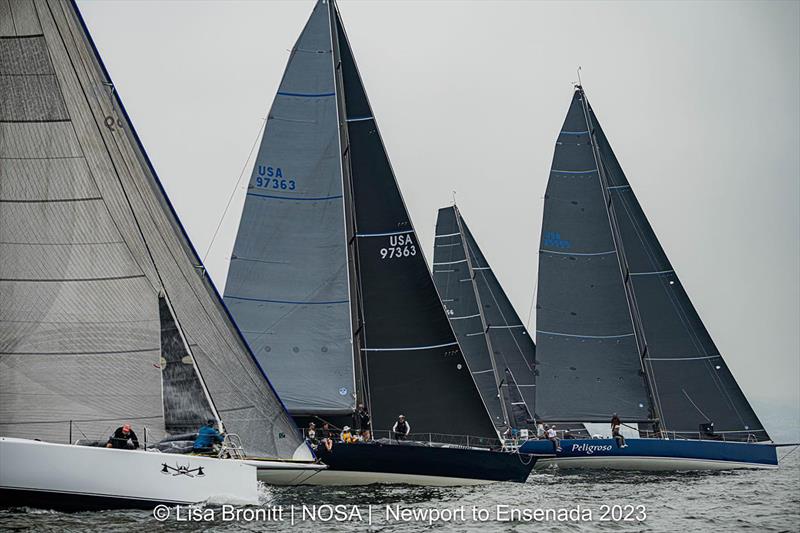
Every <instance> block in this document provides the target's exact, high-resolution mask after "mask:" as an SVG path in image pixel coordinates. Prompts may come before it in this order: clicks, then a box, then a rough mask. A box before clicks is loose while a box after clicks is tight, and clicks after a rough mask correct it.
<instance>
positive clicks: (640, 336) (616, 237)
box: [576, 85, 666, 430]
mask: <svg viewBox="0 0 800 533" xmlns="http://www.w3.org/2000/svg"><path fill="white" fill-rule="evenodd" d="M576 89H577V90H578V91H579V92H580V96H581V98H580V100H581V107H582V109H583V114H584V119H585V120H586V128H587V129H588V130H589V138H590V143H589V144H590V146H591V148H592V155H593V156H594V161H595V164H596V165H597V174H598V176H599V178H600V189H601V192H602V195H603V204H604V205H605V208H606V213H607V214H608V222H609V224H610V225H611V236H612V239H613V241H614V246H615V248H616V250H617V258H618V263H619V268H620V275H621V276H622V284H623V286H624V288H625V298H626V300H627V302H628V308H629V310H630V314H631V321H632V324H633V331H634V336H635V338H636V345H637V347H638V349H639V362H640V364H641V367H642V374H643V375H644V377H645V384H646V386H647V393H648V396H649V399H650V406H651V407H652V408H653V416H652V418H653V419H654V420H653V424H654V429H656V430H658V429H659V421H660V418H661V415H660V412H661V410H660V408H659V405H658V402H657V396H656V395H655V394H654V390H653V382H652V379H651V376H650V373H649V372H648V370H647V367H646V365H645V363H644V358H645V357H646V356H647V339H646V338H645V335H644V328H643V326H642V318H641V314H640V313H639V307H638V305H637V303H636V295H635V293H634V292H633V286H632V284H631V276H630V268H629V267H628V261H627V258H626V256H625V247H624V245H623V242H622V237H621V234H620V230H619V224H618V222H617V217H616V213H615V212H614V205H613V203H612V201H611V195H610V192H609V188H608V187H609V183H608V177H607V176H606V171H605V166H604V165H603V164H602V158H601V156H600V153H599V151H598V148H597V136H596V132H595V127H594V124H593V123H592V119H591V116H590V113H589V103H588V101H587V99H586V93H584V91H583V86H581V85H578V86H577V87H576ZM664 429H666V428H664Z"/></svg>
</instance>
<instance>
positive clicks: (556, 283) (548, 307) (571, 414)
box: [535, 91, 652, 422]
mask: <svg viewBox="0 0 800 533" xmlns="http://www.w3.org/2000/svg"><path fill="white" fill-rule="evenodd" d="M536 360H537V362H538V365H537V370H538V372H539V375H538V377H537V380H536V413H535V414H536V418H537V419H541V420H546V421H564V422H566V421H570V422H606V421H608V420H610V417H611V414H612V413H618V414H619V416H620V418H622V419H624V420H628V421H636V420H638V421H647V420H650V419H651V418H652V413H650V402H649V399H648V393H647V388H646V384H645V380H644V377H643V375H642V365H641V362H640V360H639V352H638V349H637V345H636V336H635V333H634V329H633V325H632V323H631V315H630V310H629V309H628V303H627V301H626V298H625V291H624V288H623V285H622V278H621V276H620V270H619V258H618V256H617V249H616V246H615V243H614V238H613V236H612V234H611V227H610V225H609V221H608V213H607V212H606V208H605V204H604V200H603V191H602V190H601V186H600V179H599V174H598V169H597V163H596V161H595V158H594V155H593V151H592V147H591V145H590V137H589V128H588V127H587V125H586V118H585V117H584V113H583V106H582V93H581V92H580V91H576V92H575V95H574V97H573V99H572V103H571V105H570V108H569V111H568V113H567V118H566V119H565V121H564V125H563V127H562V128H561V132H560V133H559V136H558V142H557V143H556V149H555V154H554V156H553V165H552V168H551V170H550V179H549V181H548V183H547V192H546V193H545V200H544V217H543V220H542V240H541V244H540V248H539V282H538V292H537V299H536Z"/></svg>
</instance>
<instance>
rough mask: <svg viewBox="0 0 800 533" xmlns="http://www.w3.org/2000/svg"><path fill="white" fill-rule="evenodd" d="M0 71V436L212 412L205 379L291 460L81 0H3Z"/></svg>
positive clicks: (251, 444)
mask: <svg viewBox="0 0 800 533" xmlns="http://www.w3.org/2000/svg"><path fill="white" fill-rule="evenodd" d="M0 85H1V86H2V90H1V91H0V92H2V94H3V98H2V100H1V101H0V397H1V398H2V401H0V434H2V435H4V436H14V437H26V438H41V439H44V440H51V441H61V442H63V441H65V440H66V439H67V438H68V436H69V435H70V428H71V427H72V426H73V425H74V428H75V433H74V434H75V435H81V434H85V435H86V436H89V437H92V438H98V437H104V436H107V435H108V434H109V433H110V432H111V431H113V429H114V428H116V427H117V426H118V425H120V424H121V423H123V422H132V423H133V424H134V426H135V427H142V426H145V427H146V428H147V430H148V431H147V432H148V435H149V437H150V439H158V438H159V437H162V436H164V434H165V433H167V432H168V431H173V430H180V429H183V428H185V427H186V426H187V425H188V424H190V423H193V422H194V421H195V420H198V419H201V418H202V417H204V416H207V415H208V414H209V413H211V414H212V415H214V413H213V408H212V406H211V404H210V402H209V399H208V395H207V394H205V390H206V389H207V390H208V392H209V393H210V396H211V397H212V398H213V401H214V403H215V405H216V409H217V411H218V414H219V416H220V417H221V419H222V420H223V421H224V423H225V426H226V428H227V429H228V431H231V432H234V433H237V434H239V436H240V437H241V438H242V441H243V443H244V445H245V448H246V450H247V452H248V453H249V454H251V455H259V456H264V457H281V458H291V457H292V456H293V454H294V452H295V450H297V449H298V447H299V446H301V445H302V441H301V439H300V436H299V434H298V433H297V430H296V428H295V426H294V424H293V423H292V421H291V419H290V418H289V416H288V414H287V413H286V411H285V410H284V408H283V406H282V405H281V403H280V400H279V399H278V398H277V397H276V396H275V394H274V392H273V391H272V389H271V388H270V385H269V383H268V382H267V380H266V379H265V377H264V374H263V372H262V371H261V369H260V368H259V367H258V365H257V364H256V362H255V361H254V359H253V357H252V355H251V353H250V352H249V350H248V348H247V346H246V344H245V343H244V340H243V339H242V338H241V336H240V335H239V334H238V332H237V330H236V328H235V326H234V324H233V323H232V321H231V320H230V318H229V317H228V315H227V314H226V311H225V307H224V306H223V304H222V301H221V299H220V298H219V296H218V295H217V294H216V291H215V289H214V287H213V285H212V284H211V282H210V280H209V279H208V278H207V277H206V276H205V272H204V269H203V268H202V265H201V264H200V261H199V259H198V256H197V254H196V253H195V252H194V249H193V248H192V245H191V243H190V241H189V239H188V237H187V236H186V234H185V232H184V231H183V228H182V227H181V225H180V222H179V221H178V219H177V216H176V215H175V213H174V211H173V209H172V207H171V205H170V203H169V201H168V199H167V197H166V195H165V194H164V191H163V189H162V188H161V186H160V184H159V182H158V179H157V178H156V175H155V172H154V171H153V169H152V167H151V165H150V162H149V160H148V159H147V156H146V154H145V153H144V150H143V149H142V147H141V144H140V143H139V139H138V137H137V136H136V133H135V132H134V130H133V128H132V127H131V124H130V121H129V119H128V116H127V114H126V113H125V111H124V109H123V108H122V104H121V102H120V100H119V98H118V96H117V94H116V91H115V90H114V85H113V83H112V82H111V81H110V79H109V77H108V74H107V72H106V71H105V69H104V67H103V65H102V63H101V62H100V59H99V56H98V55H97V51H96V50H95V48H94V45H93V43H92V41H91V38H90V37H89V34H88V31H87V29H86V27H85V25H84V24H83V21H82V20H81V18H80V15H79V13H78V10H77V7H76V6H75V5H74V3H71V2H66V1H59V0H47V1H45V0H37V1H35V2H34V1H30V0H11V1H10V2H9V1H6V0H3V1H0ZM172 365H183V366H182V367H181V368H170V367H171V366H172ZM192 369H196V371H192ZM200 373H202V380H201V378H200ZM162 391H163V393H168V394H169V395H170V398H165V399H164V400H163V401H162ZM174 395H181V402H184V405H183V406H181V405H180V403H181V402H175V401H174V400H175V396H174ZM177 411H182V413H178V412H177ZM165 412H166V415H165ZM186 414H188V415H189V416H188V417H187V416H183V415H186Z"/></svg>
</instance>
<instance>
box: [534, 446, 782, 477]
mask: <svg viewBox="0 0 800 533" xmlns="http://www.w3.org/2000/svg"><path fill="white" fill-rule="evenodd" d="M626 443H627V444H628V446H627V447H626V448H620V447H618V446H617V444H616V442H615V441H614V440H613V439H574V440H573V439H568V440H562V441H561V451H560V452H554V450H553V445H552V443H550V441H547V440H529V441H527V442H525V443H524V444H522V446H520V451H522V452H525V453H537V454H547V453H549V454H554V453H555V457H547V458H540V459H539V461H538V462H537V463H536V468H537V469H541V468H547V467H558V468H565V469H571V468H577V469H590V470H591V469H608V470H652V471H658V470H660V471H679V470H731V469H735V468H777V467H778V456H777V452H776V450H775V447H774V446H772V445H770V444H756V443H746V442H721V441H708V440H668V439H627V440H626Z"/></svg>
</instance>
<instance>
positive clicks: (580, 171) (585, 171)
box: [550, 168, 597, 174]
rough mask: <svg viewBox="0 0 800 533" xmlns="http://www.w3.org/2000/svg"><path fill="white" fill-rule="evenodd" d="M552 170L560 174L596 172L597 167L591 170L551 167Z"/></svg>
mask: <svg viewBox="0 0 800 533" xmlns="http://www.w3.org/2000/svg"><path fill="white" fill-rule="evenodd" d="M550 172H556V173H558V174H594V173H595V172H597V169H596V168H593V169H591V170H558V169H555V168H552V169H550Z"/></svg>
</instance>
